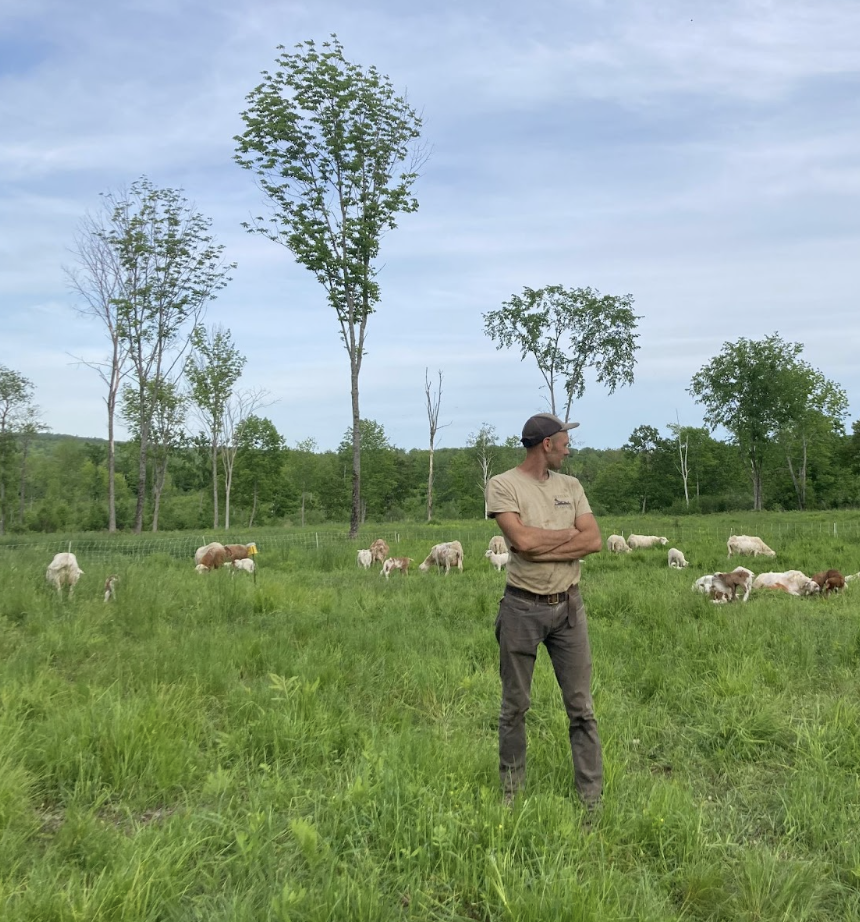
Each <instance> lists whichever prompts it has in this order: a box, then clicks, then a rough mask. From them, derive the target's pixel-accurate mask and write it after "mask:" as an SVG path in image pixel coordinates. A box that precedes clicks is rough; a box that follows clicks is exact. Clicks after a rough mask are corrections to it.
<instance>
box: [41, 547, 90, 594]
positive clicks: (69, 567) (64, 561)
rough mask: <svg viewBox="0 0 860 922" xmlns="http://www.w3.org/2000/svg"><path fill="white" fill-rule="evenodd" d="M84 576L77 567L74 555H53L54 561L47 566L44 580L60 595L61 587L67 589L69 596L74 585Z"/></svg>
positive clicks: (72, 591) (73, 589) (61, 592)
mask: <svg viewBox="0 0 860 922" xmlns="http://www.w3.org/2000/svg"><path fill="white" fill-rule="evenodd" d="M83 575H84V571H83V570H82V569H81V568H80V567H79V566H78V558H77V557H75V555H74V554H70V553H63V554H54V559H53V560H52V561H51V562H50V563H49V564H48V569H47V571H46V573H45V579H46V580H47V581H48V582H49V583H50V584H51V585H52V586H53V587H54V588H55V589H56V590H57V592H59V593H60V595H62V594H63V586H68V587H69V595H72V594H73V593H74V591H75V584H76V583H77V581H78V580H79V579H80V578H81V577H82V576H83Z"/></svg>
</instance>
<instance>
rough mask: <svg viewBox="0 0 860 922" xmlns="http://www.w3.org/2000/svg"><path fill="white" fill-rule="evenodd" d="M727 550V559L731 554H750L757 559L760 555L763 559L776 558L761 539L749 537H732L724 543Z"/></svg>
mask: <svg viewBox="0 0 860 922" xmlns="http://www.w3.org/2000/svg"><path fill="white" fill-rule="evenodd" d="M726 546H727V547H728V549H729V557H731V556H732V554H752V555H753V557H758V555H759V554H762V555H763V556H765V557H776V551H772V550H771V549H770V548H769V547H768V546H767V545H766V544H765V543H764V541H762V540H761V538H756V537H755V536H750V535H732V536H731V537H730V538H729V540H728V541H727V542H726Z"/></svg>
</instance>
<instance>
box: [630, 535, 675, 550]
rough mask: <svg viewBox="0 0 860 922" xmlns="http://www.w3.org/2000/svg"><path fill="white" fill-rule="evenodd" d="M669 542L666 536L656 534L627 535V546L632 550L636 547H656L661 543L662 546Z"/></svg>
mask: <svg viewBox="0 0 860 922" xmlns="http://www.w3.org/2000/svg"><path fill="white" fill-rule="evenodd" d="M668 543H669V539H668V538H661V537H659V536H658V535H628V536H627V546H628V547H629V548H633V549H634V550H635V549H636V548H638V547H657V545H658V544H662V545H663V546H664V547H665V545H667V544H668Z"/></svg>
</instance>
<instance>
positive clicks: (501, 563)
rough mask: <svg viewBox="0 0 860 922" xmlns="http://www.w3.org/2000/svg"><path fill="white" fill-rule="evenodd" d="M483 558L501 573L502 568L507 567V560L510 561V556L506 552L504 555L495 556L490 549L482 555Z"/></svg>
mask: <svg viewBox="0 0 860 922" xmlns="http://www.w3.org/2000/svg"><path fill="white" fill-rule="evenodd" d="M484 557H489V558H490V563H491V564H492V565H493V566H494V567H495V568H496V569H497V570H498V571H499V573H501V572H502V567H506V566H507V565H508V560H509V559H510V554H508V552H507V551H505V552H504V554H497V553H496V552H495V551H494V550H492V548H491V549H490V550H489V551H487V552H486V553H485V554H484Z"/></svg>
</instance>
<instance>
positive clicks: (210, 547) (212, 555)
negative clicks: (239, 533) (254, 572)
mask: <svg viewBox="0 0 860 922" xmlns="http://www.w3.org/2000/svg"><path fill="white" fill-rule="evenodd" d="M243 546H244V545H243ZM232 559H233V552H232V551H231V550H230V549H229V548H227V547H225V546H224V545H223V544H219V543H218V542H217V541H213V542H212V543H211V544H207V545H206V546H205V547H199V548H197V552H196V553H195V555H194V563H195V564H196V565H197V566H196V567H195V569H196V570H197V572H198V573H208V572H209V571H210V570H217V569H218V568H219V567H223V566H224V564H225V563H229V562H231V561H232Z"/></svg>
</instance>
